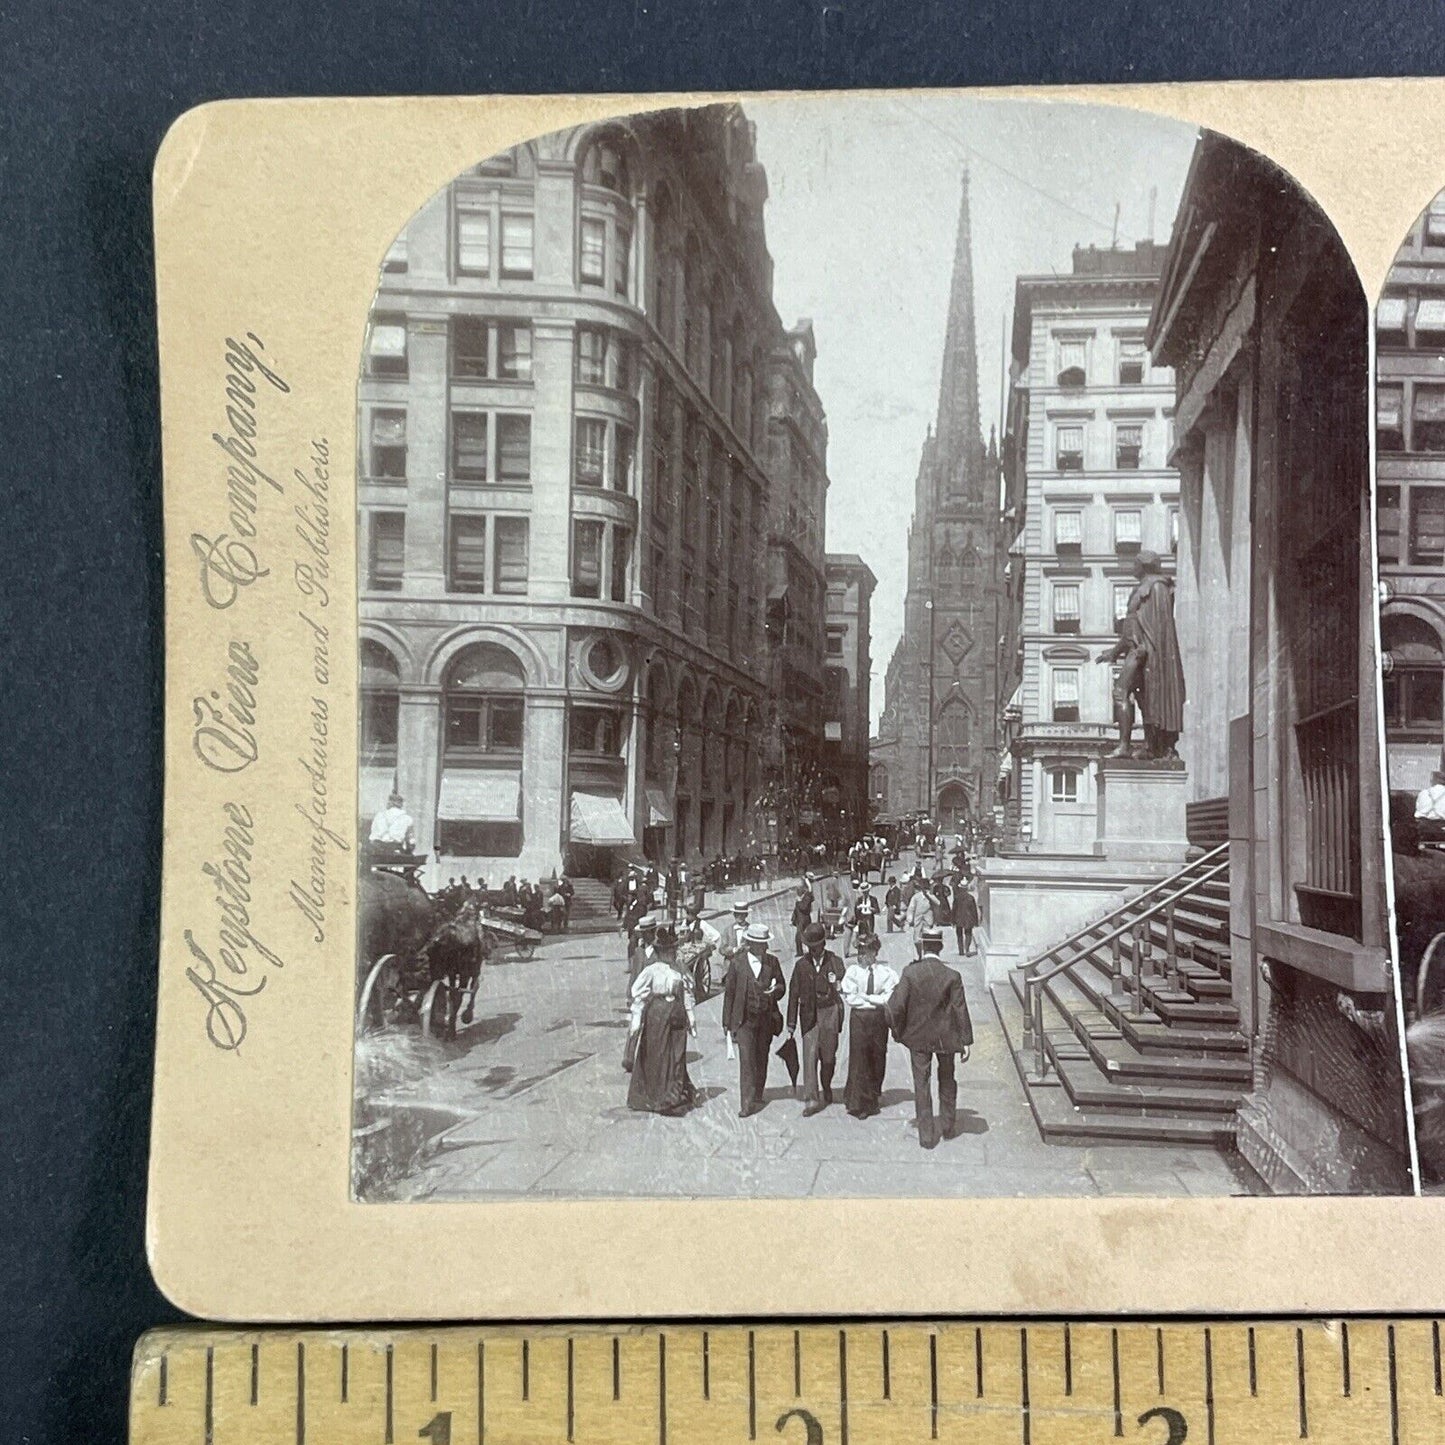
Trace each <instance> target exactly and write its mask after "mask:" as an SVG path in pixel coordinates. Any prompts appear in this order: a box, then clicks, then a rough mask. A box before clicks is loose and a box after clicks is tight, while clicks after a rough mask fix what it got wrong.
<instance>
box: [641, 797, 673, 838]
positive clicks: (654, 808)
mask: <svg viewBox="0 0 1445 1445" xmlns="http://www.w3.org/2000/svg"><path fill="white" fill-rule="evenodd" d="M647 826H648V827H649V828H670V827H671V826H672V809H671V808H670V807H669V806H668V802H667V794H666V793H664V792H663V791H662V789H661V788H649V789H648V790H647Z"/></svg>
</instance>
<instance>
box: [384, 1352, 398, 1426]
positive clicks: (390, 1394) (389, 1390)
mask: <svg viewBox="0 0 1445 1445" xmlns="http://www.w3.org/2000/svg"><path fill="white" fill-rule="evenodd" d="M394 1355H395V1346H393V1345H388V1346H387V1347H386V1445H393V1442H394V1441H395V1439H396V1391H395V1388H394V1381H393V1378H392V1377H393V1375H394V1373H395V1360H394Z"/></svg>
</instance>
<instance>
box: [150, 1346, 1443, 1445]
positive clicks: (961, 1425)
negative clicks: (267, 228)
mask: <svg viewBox="0 0 1445 1445" xmlns="http://www.w3.org/2000/svg"><path fill="white" fill-rule="evenodd" d="M1440 1334H1441V1331H1440V1325H1439V1323H1438V1322H1437V1321H1434V1320H1429V1319H1424V1320H1417V1319H1396V1320H1375V1319H1361V1320H1351V1321H1348V1322H1343V1321H1338V1322H1328V1321H1325V1322H1320V1321H1311V1322H1306V1323H1293V1322H1275V1321H1271V1322H1263V1321H1261V1322H1257V1323H1254V1324H1249V1323H1245V1322H1241V1321H1223V1322H1216V1323H1210V1324H1201V1323H1197V1322H1194V1323H1175V1324H1163V1325H1156V1324H1152V1323H1151V1324H1118V1325H1112V1324H1101V1323H1084V1324H1069V1325H1066V1324H1050V1323H1033V1324H1021V1323H1013V1324H1002V1323H998V1322H989V1323H979V1324H971V1323H967V1322H961V1321H955V1322H948V1323H936V1324H931V1323H920V1322H916V1321H912V1322H901V1323H896V1324H880V1323H854V1324H844V1325H841V1326H839V1325H836V1324H834V1325H816V1324H810V1325H804V1326H800V1327H798V1328H796V1329H795V1328H793V1326H791V1325H786V1324H777V1323H768V1324H759V1325H754V1326H748V1325H721V1326H711V1327H704V1326H696V1325H657V1326H636V1327H610V1326H584V1327H573V1328H563V1327H556V1328H552V1327H545V1326H544V1327H537V1328H514V1327H506V1328H502V1327H499V1328H488V1329H480V1328H464V1329H453V1328H446V1329H409V1328H408V1329H395V1330H371V1329H356V1330H335V1331H330V1330H301V1331H292V1332H287V1331H281V1330H275V1331H260V1332H251V1333H242V1332H229V1331H222V1330H217V1329H213V1328H205V1327H197V1328H191V1329H177V1330H157V1331H155V1332H153V1333H151V1334H148V1335H147V1336H145V1338H144V1339H143V1340H142V1341H141V1342H140V1345H139V1346H138V1347H137V1350H136V1358H135V1365H134V1369H133V1373H132V1395H131V1441H132V1445H402V1442H406V1445H413V1442H417V1441H424V1442H430V1445H554V1442H555V1445H563V1442H573V1445H734V1442H736V1445H742V1442H745V1441H759V1440H760V1441H773V1442H778V1445H892V1442H899V1445H903V1442H907V1445H914V1442H922V1441H932V1440H940V1441H956V1442H960V1445H963V1442H967V1445H995V1442H997V1445H1107V1442H1111V1441H1116V1440H1125V1441H1130V1442H1138V1445H1185V1442H1188V1445H1236V1442H1241V1441H1243V1442H1261V1445H1282V1442H1289V1441H1295V1440H1309V1441H1314V1442H1326V1445H1329V1442H1349V1445H1356V1442H1366V1441H1368V1442H1372V1445H1373V1442H1380V1445H1401V1442H1410V1445H1441V1442H1445V1397H1442V1394H1441V1340H1440Z"/></svg>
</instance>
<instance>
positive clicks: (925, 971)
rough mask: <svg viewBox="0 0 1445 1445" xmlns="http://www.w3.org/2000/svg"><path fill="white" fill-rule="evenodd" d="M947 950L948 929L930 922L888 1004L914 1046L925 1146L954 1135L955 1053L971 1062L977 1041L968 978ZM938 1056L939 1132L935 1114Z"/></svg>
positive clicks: (916, 1101) (903, 1040) (916, 1102)
mask: <svg viewBox="0 0 1445 1445" xmlns="http://www.w3.org/2000/svg"><path fill="white" fill-rule="evenodd" d="M942 952H943V930H942V929H941V928H939V927H937V926H936V925H935V924H929V925H928V926H927V927H926V928H924V929H923V931H922V934H921V936H920V938H919V941H918V957H917V958H915V959H914V960H913V962H912V963H910V964H909V965H908V967H907V968H905V969H904V970H903V975H902V977H901V978H900V979H899V980H898V987H897V988H895V989H894V990H893V995H892V997H891V998H890V999H889V1000H888V1005H887V1013H888V1023H889V1027H890V1028H891V1029H892V1030H893V1037H894V1038H895V1039H897V1040H898V1042H899V1043H900V1044H902V1045H903V1047H904V1048H905V1049H907V1050H908V1055H909V1059H910V1061H911V1063H912V1065H913V1115H914V1118H915V1119H916V1120H917V1121H918V1142H919V1143H920V1144H921V1145H922V1146H923V1147H924V1148H925V1149H932V1148H933V1147H934V1146H935V1145H936V1144H937V1143H938V1140H939V1138H940V1137H942V1138H945V1139H951V1138H952V1137H953V1132H954V1127H955V1124H956V1122H957V1105H958V1083H957V1080H956V1079H955V1077H954V1072H953V1058H954V1055H955V1054H957V1055H958V1057H959V1058H960V1059H962V1060H963V1061H965V1062H967V1060H968V1051H969V1049H970V1048H971V1047H972V1045H973V1023H972V1021H971V1020H970V1019H969V1016H968V1002H967V1000H966V999H965V998H964V993H963V979H962V978H961V977H959V975H958V972H957V970H955V969H952V968H949V967H948V966H947V964H945V963H944V962H943V961H942V959H940V958H939V954H940V953H942ZM935 1059H937V1060H938V1123H939V1129H938V1131H937V1132H935V1129H934V1120H933V1077H932V1076H933V1061H934V1060H935Z"/></svg>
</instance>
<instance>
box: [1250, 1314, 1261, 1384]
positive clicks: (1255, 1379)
mask: <svg viewBox="0 0 1445 1445" xmlns="http://www.w3.org/2000/svg"><path fill="white" fill-rule="evenodd" d="M1249 1393H1250V1394H1251V1395H1258V1394H1259V1373H1258V1371H1257V1370H1256V1369H1255V1362H1254V1326H1253V1325H1250V1327H1249Z"/></svg>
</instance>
